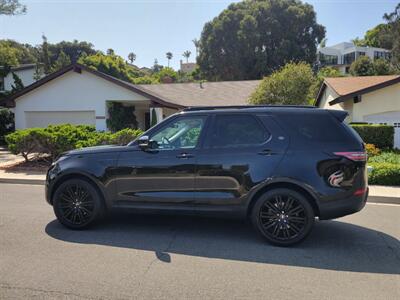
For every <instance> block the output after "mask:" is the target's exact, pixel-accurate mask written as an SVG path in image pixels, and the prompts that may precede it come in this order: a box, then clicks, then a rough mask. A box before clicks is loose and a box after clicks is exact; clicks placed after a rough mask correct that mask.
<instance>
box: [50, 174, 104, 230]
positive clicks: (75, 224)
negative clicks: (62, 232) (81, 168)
mask: <svg viewBox="0 0 400 300" xmlns="http://www.w3.org/2000/svg"><path fill="white" fill-rule="evenodd" d="M75 197H76V198H75ZM53 209H54V213H55V215H56V217H57V219H58V221H59V222H60V223H61V224H62V225H64V226H65V227H68V228H70V229H84V228H87V227H88V226H89V225H91V224H93V223H94V222H95V221H96V220H97V219H99V218H100V217H101V216H102V215H103V213H104V205H103V201H102V198H101V196H100V195H99V193H98V191H97V190H96V189H95V188H94V186H93V185H92V184H91V183H89V182H87V181H85V180H82V179H70V180H66V181H65V182H63V183H61V184H60V186H59V187H58V188H57V190H56V191H55V193H54V196H53Z"/></svg>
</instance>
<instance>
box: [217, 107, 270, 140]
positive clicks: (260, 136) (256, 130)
mask: <svg viewBox="0 0 400 300" xmlns="http://www.w3.org/2000/svg"><path fill="white" fill-rule="evenodd" d="M268 137H269V133H268V132H267V131H266V129H265V128H264V127H263V126H262V125H261V124H260V122H259V121H258V120H257V119H256V118H255V117H253V116H250V115H219V116H218V115H217V116H216V118H215V124H214V128H213V135H212V138H211V146H213V147H232V146H234V147H235V146H244V145H255V144H261V143H263V142H265V141H266V140H267V139H268Z"/></svg>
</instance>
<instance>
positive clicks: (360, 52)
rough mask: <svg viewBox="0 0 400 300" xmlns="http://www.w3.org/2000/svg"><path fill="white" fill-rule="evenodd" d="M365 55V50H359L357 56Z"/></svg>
mask: <svg viewBox="0 0 400 300" xmlns="http://www.w3.org/2000/svg"><path fill="white" fill-rule="evenodd" d="M360 56H365V52H362V51H357V57H360Z"/></svg>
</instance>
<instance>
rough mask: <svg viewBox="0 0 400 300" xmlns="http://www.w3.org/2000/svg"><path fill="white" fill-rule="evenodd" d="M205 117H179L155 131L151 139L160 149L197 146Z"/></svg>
mask: <svg viewBox="0 0 400 300" xmlns="http://www.w3.org/2000/svg"><path fill="white" fill-rule="evenodd" d="M204 122H205V117H199V116H193V117H186V118H179V119H177V120H175V121H172V122H171V123H169V124H168V125H167V126H165V127H163V128H161V129H160V130H159V131H157V132H155V133H154V134H153V135H152V136H151V137H150V139H151V140H152V141H154V142H156V146H157V148H158V149H179V148H186V149H188V148H189V149H190V148H195V147H196V145H197V143H198V141H199V137H200V133H201V130H202V128H203V126H204Z"/></svg>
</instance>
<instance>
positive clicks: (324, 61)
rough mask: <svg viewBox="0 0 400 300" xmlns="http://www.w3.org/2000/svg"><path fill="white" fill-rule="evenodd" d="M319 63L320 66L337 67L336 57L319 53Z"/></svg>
mask: <svg viewBox="0 0 400 300" xmlns="http://www.w3.org/2000/svg"><path fill="white" fill-rule="evenodd" d="M319 62H320V63H321V65H337V64H338V57H337V56H336V55H327V54H323V53H319Z"/></svg>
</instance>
